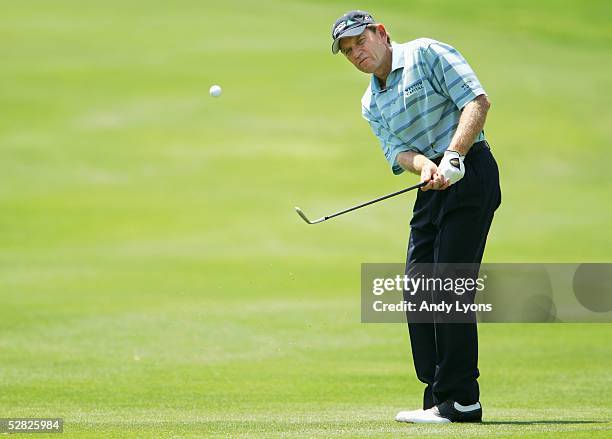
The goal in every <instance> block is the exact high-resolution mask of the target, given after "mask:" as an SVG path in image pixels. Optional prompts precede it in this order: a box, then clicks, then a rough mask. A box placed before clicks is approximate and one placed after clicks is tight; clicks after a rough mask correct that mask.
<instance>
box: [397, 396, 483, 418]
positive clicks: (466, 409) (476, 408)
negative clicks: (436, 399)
mask: <svg viewBox="0 0 612 439" xmlns="http://www.w3.org/2000/svg"><path fill="white" fill-rule="evenodd" d="M395 420H396V421H398V422H412V423H415V424H448V423H450V422H481V420H482V406H481V405H480V403H479V402H477V403H475V404H471V405H466V406H464V405H461V404H459V403H457V402H454V401H445V402H443V403H441V404H438V405H437V406H435V407H432V408H430V409H428V410H412V411H408V412H399V413H398V414H397V416H395Z"/></svg>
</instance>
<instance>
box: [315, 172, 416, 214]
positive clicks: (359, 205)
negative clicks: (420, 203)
mask: <svg viewBox="0 0 612 439" xmlns="http://www.w3.org/2000/svg"><path fill="white" fill-rule="evenodd" d="M426 184H427V182H426V181H425V182H421V183H419V184H415V185H414V186H410V187H407V188H406V189H402V190H400V191H397V192H393V193H391V194H387V195H383V196H382V197H378V198H375V199H373V200H370V201H366V202H365V203H361V204H358V205H357V206H353V207H349V208H348V209H344V210H341V211H340V212H336V213H332V214H331V215H328V216H326V217H324V218H325V219H326V220H328V219H330V218H334V217H336V216H339V215H343V214H345V213H348V212H352V211H353V210H357V209H361V208H362V207H365V206H369V205H370V204H374V203H378V202H379V201H383V200H386V199H387V198H392V197H396V196H397V195H401V194H403V193H404V192H408V191H411V190H413V189H417V188H420V187H423V186H425V185H426Z"/></svg>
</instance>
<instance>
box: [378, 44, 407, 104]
mask: <svg viewBox="0 0 612 439" xmlns="http://www.w3.org/2000/svg"><path fill="white" fill-rule="evenodd" d="M403 67H404V51H403V50H402V48H401V46H400V45H399V44H397V43H396V42H395V41H392V42H391V72H389V77H388V78H387V84H388V85H389V86H391V85H393V83H394V82H395V77H394V76H395V75H394V74H393V73H394V72H395V71H396V70H397V69H401V68H403ZM370 84H371V89H372V92H373V93H380V92H381V91H383V89H381V88H380V85H379V84H378V79H376V76H374V75H372V78H371V79H370Z"/></svg>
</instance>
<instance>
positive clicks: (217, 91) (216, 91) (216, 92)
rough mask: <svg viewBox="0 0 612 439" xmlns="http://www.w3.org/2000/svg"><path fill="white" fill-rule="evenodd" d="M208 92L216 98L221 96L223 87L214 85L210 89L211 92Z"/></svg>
mask: <svg viewBox="0 0 612 439" xmlns="http://www.w3.org/2000/svg"><path fill="white" fill-rule="evenodd" d="M208 92H209V93H210V95H211V96H212V97H214V98H216V97H219V96H221V92H222V90H221V87H219V86H218V85H213V86H212V87H210V90H208Z"/></svg>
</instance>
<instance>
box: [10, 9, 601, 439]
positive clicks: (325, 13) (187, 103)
mask: <svg viewBox="0 0 612 439" xmlns="http://www.w3.org/2000/svg"><path fill="white" fill-rule="evenodd" d="M611 5H612V3H610V2H609V1H595V0H590V1H579V0H573V1H568V2H556V1H545V0H542V1H527V0H519V1H515V2H491V1H484V0H478V1H476V0H473V1H462V2H453V1H441V0H437V1H425V0H419V1H416V0H415V1H411V2H406V1H399V0H397V1H385V2H375V1H362V2H359V3H351V2H347V1H342V2H329V1H322V0H302V1H293V0H289V1H282V2H281V1H280V0H279V1H263V2H254V1H247V0H228V1H222V2H212V1H210V2H209V1H206V2H201V1H182V0H179V1H176V2H151V1H122V2H120V1H114V0H109V1H104V2H101V1H99V2H77V1H63V0H58V1H54V2H48V1H27V2H19V1H16V2H3V5H2V8H1V9H2V13H1V14H0V58H1V59H2V67H1V68H0V102H1V103H2V116H1V117H0V152H1V163H2V164H1V166H0V174H1V176H2V178H1V184H0V211H1V214H0V242H1V244H0V304H1V305H0V418H6V417H63V418H64V421H65V427H64V430H65V432H64V434H63V436H62V437H63V438H73V437H79V438H80V437H84V438H89V437H104V438H145V437H146V438H181V437H306V438H310V437H363V438H371V437H391V436H398V437H400V436H401V437H412V436H419V437H420V436H423V437H436V438H439V437H461V438H466V437H489V436H496V437H504V438H505V437H521V438H523V437H528V438H539V437H546V438H557V437H572V438H573V437H579V438H592V437H601V438H603V437H611V436H612V415H611V413H612V392H611V391H612V345H611V341H610V340H612V325H593V324H590V325H589V324H582V325H579V324H573V325H568V324H557V325H544V324H542V325H519V324H515V325H496V324H487V325H481V326H480V334H481V344H480V351H481V354H480V358H481V360H480V369H481V374H482V377H481V380H480V383H481V389H482V403H483V406H484V417H485V421H486V422H485V423H484V424H482V425H471V426H470V425H465V426H463V425H450V426H448V425H447V426H414V425H405V424H397V423H395V422H394V421H393V417H394V415H395V413H396V412H397V411H398V410H401V409H409V408H415V407H416V406H418V405H419V404H420V400H421V392H422V386H421V385H420V383H418V381H417V380H416V377H415V374H414V370H413V367H412V362H411V356H410V350H409V342H408V331H407V329H406V327H405V326H404V325H400V324H388V325H384V324H380V325H376V324H370V325H366V324H361V323H360V314H359V309H360V303H359V301H360V294H359V270H360V264H361V263H362V262H401V261H402V260H403V259H404V253H405V248H406V241H407V237H408V222H409V220H410V212H411V207H412V201H413V199H414V194H408V195H406V196H402V197H398V198H395V199H393V200H388V201H385V202H384V203H381V204H379V205H376V206H371V207H368V208H366V209H364V210H362V211H359V212H355V213H353V214H350V215H347V216H344V217H342V218H338V219H335V220H334V221H330V222H329V223H325V224H321V225H317V226H307V225H306V224H304V223H303V222H302V221H301V220H300V219H299V218H298V216H297V215H296V214H295V212H294V211H293V206H295V205H299V206H301V207H302V208H303V209H304V210H305V211H306V212H307V213H308V214H309V215H311V216H313V217H318V216H321V215H323V214H326V213H329V212H333V211H335V210H339V209H341V208H343V207H348V206H350V205H352V204H355V203H358V202H361V201H365V200H367V199H369V198H373V197H375V196H378V195H382V194H384V193H387V192H391V191H394V190H398V189H400V188H402V187H405V186H408V185H411V184H414V183H415V182H416V181H417V177H416V176H412V175H407V174H403V175H402V176H400V177H395V176H393V175H392V174H391V172H390V171H389V169H388V168H387V165H386V162H385V160H384V156H383V154H382V153H381V151H380V147H379V146H378V143H377V141H376V139H375V138H374V136H373V135H372V134H371V133H370V131H369V127H368V126H367V124H366V123H365V121H363V120H362V119H361V117H360V104H359V100H360V97H361V95H362V93H363V90H364V89H365V87H366V86H367V81H368V79H367V77H365V76H364V75H362V74H360V73H359V72H357V71H355V70H354V68H353V67H352V66H350V65H349V63H348V62H347V61H345V60H343V59H342V58H341V57H333V56H331V54H330V44H331V40H330V36H329V32H330V27H331V23H332V22H333V20H334V19H335V18H336V17H337V16H338V15H339V14H341V13H343V12H345V11H346V10H349V9H352V8H353V7H355V6H359V7H361V8H364V9H369V10H370V11H371V12H372V13H373V14H374V16H375V17H376V18H377V19H379V20H381V21H383V22H384V23H386V24H387V26H388V28H389V30H390V32H391V34H392V37H393V39H395V40H396V41H406V40H410V39H413V38H416V37H420V36H429V37H432V38H436V39H439V40H442V41H445V42H448V43H451V44H453V45H454V46H456V47H457V48H459V49H460V50H461V51H462V52H463V54H464V55H465V56H466V58H467V59H468V60H469V62H470V63H471V64H472V66H473V67H474V69H475V70H476V72H477V73H478V75H479V77H480V80H481V82H482V83H483V85H484V87H485V88H486V90H487V91H488V93H489V96H490V99H491V101H492V103H493V106H492V109H491V112H490V113H489V114H490V116H489V120H488V123H487V127H486V131H487V137H488V139H489V141H490V143H491V144H492V147H493V149H494V154H495V155H496V157H497V160H498V162H499V164H500V168H501V173H502V190H503V204H502V207H501V208H500V210H499V211H498V215H497V217H496V219H495V222H494V224H493V228H492V230H491V234H490V239H489V244H488V248H487V252H486V254H485V260H486V261H488V262H587V261H588V262H608V261H611V259H612V257H611V256H612V254H611V249H612V233H610V230H612V204H610V202H609V200H610V193H611V189H612V187H611V186H612V185H611V179H610V174H609V169H610V163H612V134H611V133H612V130H610V121H611V120H612V106H611V105H610V100H611V98H612V92H611V90H612V75H611V74H610V72H612V56H611V55H610V54H611V53H612V50H611V49H612V28H611V27H610V21H611V17H612V6H611ZM212 84H220V85H221V86H222V87H223V89H224V93H223V95H222V96H221V97H220V98H218V99H213V98H211V97H210V96H209V95H208V88H209V87H210V86H211V85H212ZM36 437H44V435H41V436H36ZM50 437H57V436H50Z"/></svg>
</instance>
